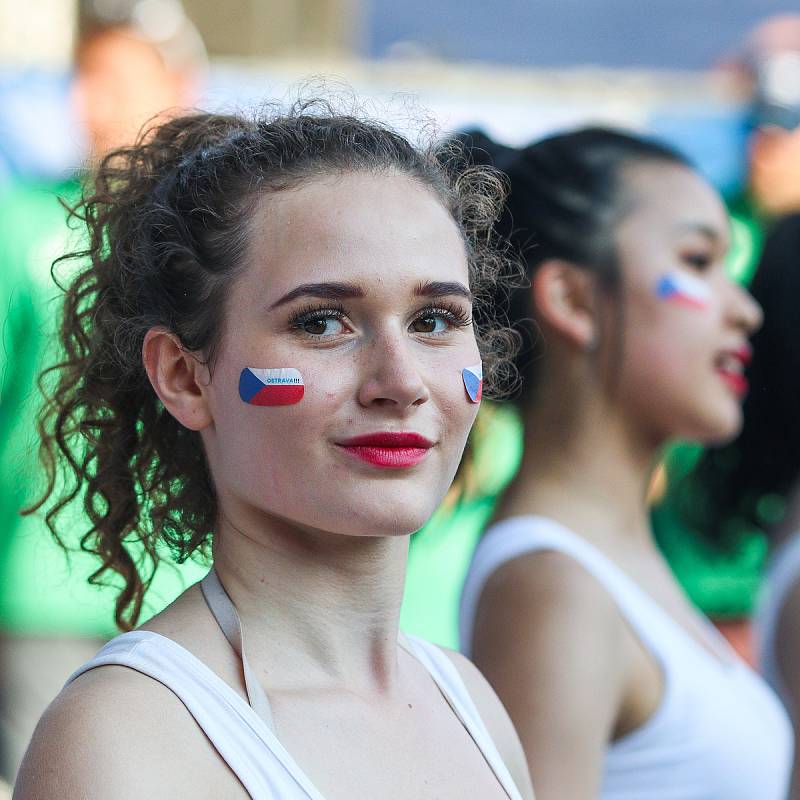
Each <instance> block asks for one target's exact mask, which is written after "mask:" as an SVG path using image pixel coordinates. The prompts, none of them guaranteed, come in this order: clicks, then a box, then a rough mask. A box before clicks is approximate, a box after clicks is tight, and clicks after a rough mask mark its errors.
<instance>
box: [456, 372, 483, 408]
mask: <svg viewBox="0 0 800 800" xmlns="http://www.w3.org/2000/svg"><path fill="white" fill-rule="evenodd" d="M461 377H462V379H463V380H464V388H465V389H466V390H467V395H468V396H469V399H470V402H471V403H480V401H481V395H482V394H483V364H476V365H475V366H474V367H464V369H462V370H461Z"/></svg>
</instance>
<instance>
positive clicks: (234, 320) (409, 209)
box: [203, 173, 480, 535]
mask: <svg viewBox="0 0 800 800" xmlns="http://www.w3.org/2000/svg"><path fill="white" fill-rule="evenodd" d="M249 250H250V256H249V263H248V265H247V267H246V269H245V271H244V273H243V274H242V276H241V277H240V278H238V279H237V280H236V282H235V283H234V284H233V285H232V287H231V290H230V294H229V296H228V298H227V302H226V325H225V331H224V334H223V338H222V345H221V347H220V350H219V354H218V359H217V361H216V364H215V367H214V371H213V378H212V380H211V383H210V385H209V387H208V390H209V393H210V394H209V397H210V403H211V411H212V416H213V424H212V425H211V426H210V427H209V428H207V429H206V430H205V431H204V432H203V437H204V443H205V446H206V450H207V453H208V458H209V463H210V465H211V470H212V474H213V476H214V481H215V486H216V489H217V493H218V496H219V498H220V504H221V508H222V510H223V513H226V514H228V515H229V516H231V517H233V518H234V519H237V520H253V521H256V522H257V520H258V519H259V518H260V519H265V518H269V519H273V520H283V521H285V522H288V523H290V524H292V525H297V526H300V527H303V528H306V529H312V530H324V531H330V532H336V533H342V534H354V535H390V534H404V533H411V532H413V531H415V530H417V529H418V528H420V527H421V526H422V525H423V523H424V522H425V521H426V520H427V518H428V517H429V516H430V514H431V513H432V512H433V510H434V509H435V508H436V506H437V505H438V504H439V502H440V501H441V499H442V497H443V496H444V494H445V492H446V491H447V489H448V488H449V486H450V483H451V481H452V479H453V475H454V473H455V470H456V468H457V466H458V463H459V460H460V458H461V454H462V451H463V448H464V444H465V442H466V438H467V434H468V432H469V429H470V427H471V425H472V423H473V421H474V418H475V415H476V412H477V408H478V406H477V405H476V404H474V403H473V402H471V401H470V398H469V396H468V394H467V392H466V391H465V386H464V380H463V377H462V369H463V368H465V367H471V366H475V365H476V364H478V363H479V361H480V356H479V352H478V347H477V344H476V341H475V335H474V332H473V329H472V325H471V299H470V294H469V280H468V271H467V260H466V253H465V247H464V243H463V241H462V238H461V235H460V233H459V231H458V229H457V227H456V225H455V223H454V222H453V221H452V219H451V218H450V216H449V214H448V212H447V211H446V210H445V208H444V207H443V206H442V205H441V203H440V201H439V200H438V199H437V198H436V196H435V195H434V194H433V192H432V191H431V190H429V189H427V188H425V187H423V186H422V185H421V184H420V183H418V182H417V181H414V180H412V179H410V178H408V177H405V176H402V175H395V174H386V173H384V174H378V175H374V174H369V173H353V174H345V175H341V176H335V177H324V178H320V179H316V180H313V181H310V182H309V183H306V184H304V185H301V186H300V187H299V188H296V189H293V190H290V191H284V192H281V193H278V194H276V195H272V196H270V197H268V198H266V199H265V200H264V201H262V202H261V204H260V205H259V207H258V211H257V212H256V218H255V219H254V224H253V226H252V233H251V243H250V248H249ZM247 370H252V372H249V371H247ZM263 370H296V371H297V372H284V373H276V372H263ZM243 371H246V372H245V373H244V376H243V374H242V373H243ZM298 373H299V375H298ZM276 379H278V380H289V381H297V380H298V379H301V380H302V382H303V386H302V389H300V388H299V385H298V384H297V383H296V382H291V383H288V384H281V383H277V384H276V383H271V381H274V380H276ZM272 402H275V403H278V404H277V405H257V404H256V403H272ZM365 437H366V438H365Z"/></svg>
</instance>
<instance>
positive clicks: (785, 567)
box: [753, 532, 800, 708]
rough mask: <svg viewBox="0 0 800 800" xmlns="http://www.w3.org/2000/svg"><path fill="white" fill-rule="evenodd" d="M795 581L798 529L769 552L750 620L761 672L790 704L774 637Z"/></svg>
mask: <svg viewBox="0 0 800 800" xmlns="http://www.w3.org/2000/svg"><path fill="white" fill-rule="evenodd" d="M798 581H800V532H798V533H796V534H794V536H791V537H790V538H789V539H787V540H786V541H785V542H784V543H783V544H782V545H781V546H780V547H778V548H777V549H776V550H775V552H774V553H773V554H772V555H771V556H770V559H769V564H768V566H767V575H766V578H765V579H764V583H763V585H762V589H761V592H760V594H759V598H758V605H757V606H756V613H755V617H754V620H753V622H754V629H755V635H756V648H757V652H758V659H759V665H760V667H761V672H762V674H763V675H764V677H765V678H766V679H767V681H768V682H769V684H770V686H772V687H773V688H774V689H775V691H776V692H777V693H778V694H779V695H780V696H781V697H782V698H783V699H784V702H785V703H786V705H787V707H789V708H791V706H792V703H791V701H790V698H789V697H788V694H787V691H786V687H785V685H784V682H783V678H782V677H781V673H780V669H779V668H778V659H777V657H776V652H775V637H776V635H777V631H778V622H779V621H780V618H781V612H782V611H783V607H784V605H785V604H786V600H787V598H788V596H789V593H790V592H791V591H792V589H794V587H795V586H796V585H797V582H798Z"/></svg>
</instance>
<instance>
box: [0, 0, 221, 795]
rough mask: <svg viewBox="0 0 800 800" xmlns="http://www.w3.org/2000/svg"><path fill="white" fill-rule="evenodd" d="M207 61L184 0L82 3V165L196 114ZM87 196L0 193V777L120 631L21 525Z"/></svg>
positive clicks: (36, 524) (48, 191)
mask: <svg viewBox="0 0 800 800" xmlns="http://www.w3.org/2000/svg"><path fill="white" fill-rule="evenodd" d="M205 66H206V56H205V50H204V48H203V44H202V41H201V40H200V37H199V35H198V33H197V31H196V29H195V28H194V26H193V25H192V24H191V22H190V21H189V20H188V19H187V17H186V15H185V14H184V12H183V8H182V6H181V5H180V3H179V2H177V0H87V1H86V2H82V3H81V4H80V17H79V32H78V38H77V41H76V45H75V75H74V83H73V90H72V98H73V103H74V107H75V111H76V116H77V117H78V118H79V119H80V120H81V121H82V123H83V126H84V132H85V136H86V138H87V142H88V154H87V160H88V163H89V164H96V163H98V162H99V161H100V159H102V157H103V156H104V155H105V153H107V152H108V151H109V150H110V149H112V148H116V147H120V146H123V145H125V144H128V143H130V142H131V141H132V140H133V138H134V137H135V135H136V133H137V131H138V130H139V128H140V127H141V126H142V124H144V122H145V121H146V120H148V119H149V118H151V117H153V116H154V115H156V114H159V113H162V112H165V111H166V112H167V113H170V112H169V110H173V111H174V110H175V109H179V108H185V107H188V106H191V105H193V104H194V102H195V99H196V97H197V93H198V91H199V89H200V88H201V84H202V81H203V76H204V73H205ZM79 194H80V179H79V176H76V177H75V178H73V179H68V180H64V181H61V182H59V183H57V184H53V183H44V182H41V181H38V182H32V181H28V182H22V181H19V182H16V183H11V184H7V185H4V186H3V187H2V189H0V274H2V276H3V278H2V282H0V306H1V307H2V310H3V311H2V313H3V326H2V336H3V342H2V347H1V348H0V376H2V387H1V388H2V391H1V392H0V774H2V775H4V776H5V777H7V778H8V779H12V780H13V777H14V774H15V772H16V769H17V766H18V764H19V761H20V759H21V756H22V752H23V750H24V748H25V746H26V744H27V742H28V740H29V739H30V736H31V734H32V732H33V728H34V725H35V723H36V720H37V719H38V717H39V716H40V715H41V713H42V711H43V710H44V708H45V707H46V705H47V704H48V703H49V702H50V700H51V699H52V698H53V697H54V696H55V694H56V693H57V692H58V691H59V689H60V688H61V686H62V685H63V683H64V681H65V679H66V678H67V676H68V675H69V673H70V672H71V671H72V670H73V669H74V668H75V667H76V666H77V665H78V664H80V663H82V662H83V661H85V660H86V659H87V658H88V657H89V656H90V655H91V654H92V653H94V652H95V651H96V650H97V647H98V646H99V644H100V643H101V641H102V639H105V638H107V637H108V636H110V635H113V633H114V632H115V626H114V624H113V618H112V609H113V596H114V591H113V590H112V589H111V588H110V587H107V588H103V587H92V586H88V585H87V584H86V582H85V579H86V578H87V577H88V576H89V575H91V574H92V573H93V572H94V570H95V569H96V566H95V564H94V563H93V562H92V560H91V559H90V558H89V556H88V555H87V554H85V553H81V552H80V543H79V541H78V539H77V538H76V539H75V540H74V541H71V542H70V544H71V546H72V549H73V550H74V551H75V552H73V553H71V554H70V557H69V558H68V559H67V558H65V556H64V553H63V552H62V551H61V549H60V548H58V547H57V546H56V544H55V542H54V541H52V537H51V535H50V533H49V531H48V529H47V527H46V525H45V523H44V520H43V518H42V516H40V515H37V516H32V517H25V518H23V517H20V516H19V510H20V509H21V508H22V507H23V506H25V505H26V504H27V503H28V502H30V500H31V499H32V498H33V497H34V496H35V495H36V494H37V492H38V491H39V490H40V488H41V480H40V478H39V477H38V469H37V459H36V452H37V449H38V440H37V435H36V426H35V415H36V412H37V410H38V407H39V405H40V395H39V391H38V389H37V387H36V375H37V374H38V372H39V371H40V370H41V367H42V366H43V365H44V364H46V363H51V362H52V361H53V360H55V359H56V358H57V357H58V351H57V350H56V345H55V344H54V337H55V320H56V317H57V313H58V308H57V306H56V304H55V302H56V296H57V289H56V286H55V284H54V283H53V281H52V278H51V275H50V268H51V264H52V263H53V261H54V259H56V258H58V257H59V256H61V255H62V254H63V253H64V252H66V251H67V250H69V249H70V246H71V245H74V244H75V237H74V236H71V234H70V231H69V229H68V227H67V223H66V218H67V213H66V211H65V209H64V207H63V206H62V204H61V202H60V200H62V199H63V200H64V202H66V203H67V204H70V203H74V202H75V201H77V199H78V197H79ZM75 513H76V515H77V516H76V520H75V522H76V526H77V527H76V530H79V529H80V528H81V526H82V524H83V519H82V517H81V516H80V513H79V512H75ZM180 571H182V572H183V573H185V574H184V576H183V577H182V576H181V575H180V574H179V573H180ZM199 574H201V570H200V568H198V567H196V566H195V565H191V564H189V565H186V566H184V567H181V568H180V569H179V568H173V569H172V571H170V569H162V570H160V571H159V574H158V575H157V577H156V580H155V582H154V585H153V589H152V592H151V594H150V596H149V597H150V600H151V601H152V602H153V606H154V607H153V610H158V609H159V608H160V606H161V605H163V604H164V603H166V602H167V601H168V600H169V599H171V598H172V597H173V596H174V595H176V594H177V593H178V592H179V591H180V590H181V589H182V588H183V587H184V585H185V583H186V582H187V581H188V580H190V579H191V578H192V577H197V576H199Z"/></svg>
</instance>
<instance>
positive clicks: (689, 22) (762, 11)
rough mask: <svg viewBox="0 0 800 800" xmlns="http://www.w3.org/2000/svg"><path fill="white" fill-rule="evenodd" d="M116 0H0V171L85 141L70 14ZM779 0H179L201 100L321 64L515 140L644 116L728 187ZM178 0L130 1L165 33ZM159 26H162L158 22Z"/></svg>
mask: <svg viewBox="0 0 800 800" xmlns="http://www.w3.org/2000/svg"><path fill="white" fill-rule="evenodd" d="M130 5H131V3H130V2H124V1H123V2H120V1H119V0H96V2H91V3H84V2H79V0H26V2H24V3H22V2H18V0H0V174H5V175H13V174H41V175H48V176H52V175H58V174H63V173H64V171H67V170H69V169H72V168H74V167H75V164H76V163H78V161H79V160H80V158H81V156H82V153H83V150H82V147H83V146H84V143H83V142H82V141H81V136H82V132H81V131H80V129H79V128H76V125H75V121H74V119H72V118H71V114H74V109H71V108H70V104H69V97H68V86H69V83H70V75H71V70H72V65H73V55H74V46H75V40H76V36H77V33H78V29H79V11H82V12H83V13H84V14H87V13H91V14H96V15H99V16H100V17H105V18H106V19H113V17H114V16H115V15H116V16H119V15H121V14H123V13H125V12H124V9H125V8H126V7H127V6H130ZM791 8H792V3H790V2H788V1H787V0H654V2H650V3H647V4H641V3H638V2H635V0H594V2H591V3H586V2H581V1H580V0H497V2H494V3H492V4H488V3H477V2H473V3H470V2H457V0H442V1H441V2H438V3H429V2H423V0H407V2H404V3H396V2H389V0H281V1H280V2H270V1H269V0H230V2H226V3H224V4H223V3H217V2H213V0H185V2H184V3H183V9H185V14H186V16H187V17H188V19H189V20H190V21H191V23H193V26H194V28H195V30H196V31H197V33H198V34H199V36H200V37H201V38H202V40H203V41H204V42H205V47H206V49H207V53H208V57H209V69H208V73H207V76H206V77H205V79H204V81H203V86H202V87H198V89H199V91H198V93H197V96H196V98H195V101H196V102H197V103H198V104H200V105H203V106H206V107H209V106H210V107H213V108H218V107H224V106H229V105H242V104H247V103H250V102H252V101H254V100H263V99H264V98H274V97H283V96H284V95H285V93H286V91H287V87H288V86H289V85H291V84H292V83H293V82H295V81H296V80H297V79H298V78H303V77H308V76H309V75H314V74H321V73H331V72H333V73H335V74H336V75H338V76H340V77H341V78H343V79H344V80H346V81H347V82H348V83H349V84H350V85H351V86H353V88H354V89H355V90H356V91H357V92H359V93H360V94H373V95H377V96H385V95H393V94H395V93H399V92H402V93H410V94H412V95H413V96H415V97H418V98H419V99H420V103H421V105H422V106H423V107H426V108H429V109H432V110H433V111H434V112H435V114H436V116H437V118H438V119H439V120H440V122H441V124H442V125H443V126H445V127H448V128H449V127H460V126H464V125H468V124H475V123H481V124H483V125H484V126H485V127H487V128H488V129H489V132H490V133H494V134H495V135H497V136H501V137H503V138H507V139H509V140H511V141H512V142H514V143H522V142H525V141H527V140H529V139H530V138H531V137H533V136H534V135H537V134H539V133H541V132H544V131H546V130H550V129H552V128H554V127H558V126H561V125H564V124H570V123H574V122H577V121H584V120H592V121H615V122H619V123H622V124H626V125H629V126H635V127H638V128H648V129H652V130H654V131H655V132H656V133H661V134H663V135H665V136H666V137H668V138H670V139H677V140H678V142H677V143H678V144H679V145H681V146H683V147H684V148H685V149H687V150H689V151H690V155H694V156H695V157H696V158H697V159H698V161H699V162H700V164H701V166H703V167H704V169H705V170H706V171H707V172H708V173H709V174H710V175H711V177H712V178H713V179H714V180H715V181H716V182H717V184H718V185H719V186H721V187H722V188H723V189H725V190H726V191H734V190H735V188H736V186H737V182H741V181H742V180H743V176H744V149H743V137H744V135H745V130H744V128H743V124H742V123H743V121H744V115H743V113H742V112H743V111H744V110H745V109H744V106H743V102H744V98H745V97H746V94H747V89H746V87H743V85H742V81H741V80H739V79H740V78H741V75H740V73H739V71H738V69H737V67H738V65H739V64H740V62H741V59H742V57H743V55H744V54H745V47H746V42H747V37H748V35H749V33H750V32H751V31H752V29H753V28H754V27H755V26H756V25H757V24H758V23H759V22H760V21H761V20H763V19H764V18H765V17H767V16H769V15H772V14H777V13H780V12H788V11H790V10H791ZM182 13H183V10H182V9H181V8H180V6H178V4H177V3H173V2H166V1H163V0H159V1H158V2H156V1H155V0H153V1H152V2H147V0H143V1H142V2H141V3H139V4H138V11H137V12H136V16H137V18H138V19H139V23H140V25H141V27H142V30H143V31H148V32H149V33H148V35H152V36H153V37H154V38H156V39H158V38H159V37H161V38H162V39H166V38H168V34H169V32H170V26H172V28H175V26H177V25H179V24H180V23H179V15H180V14H182ZM165 31H166V33H165Z"/></svg>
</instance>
